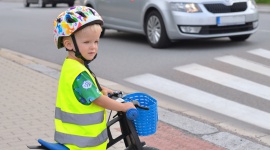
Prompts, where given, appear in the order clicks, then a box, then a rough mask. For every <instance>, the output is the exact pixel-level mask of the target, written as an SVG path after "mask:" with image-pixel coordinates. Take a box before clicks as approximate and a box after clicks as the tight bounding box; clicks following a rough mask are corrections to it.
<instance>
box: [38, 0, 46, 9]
mask: <svg viewBox="0 0 270 150" xmlns="http://www.w3.org/2000/svg"><path fill="white" fill-rule="evenodd" d="M38 5H39V6H40V7H41V8H44V7H46V3H45V2H43V0H39V1H38Z"/></svg>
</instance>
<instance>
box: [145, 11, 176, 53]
mask: <svg viewBox="0 0 270 150" xmlns="http://www.w3.org/2000/svg"><path fill="white" fill-rule="evenodd" d="M144 31H145V34H146V37H147V41H148V43H149V44H150V45H151V46H152V47H153V48H166V47H168V46H169V45H170V43H171V41H170V39H169V38H168V35H167V32H166V28H165V25H164V22H163V19H162V17H161V15H160V13H159V12H158V11H151V12H150V13H148V14H147V16H146V19H145V22H144Z"/></svg>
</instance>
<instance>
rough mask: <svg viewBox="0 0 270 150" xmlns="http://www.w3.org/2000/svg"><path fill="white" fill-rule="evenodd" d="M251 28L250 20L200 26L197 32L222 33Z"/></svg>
mask: <svg viewBox="0 0 270 150" xmlns="http://www.w3.org/2000/svg"><path fill="white" fill-rule="evenodd" d="M250 30H253V24H252V22H250V23H246V24H244V25H234V26H202V29H201V31H200V33H199V34H222V33H232V32H243V31H250Z"/></svg>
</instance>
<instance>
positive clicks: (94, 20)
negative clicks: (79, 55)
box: [53, 6, 103, 49]
mask: <svg viewBox="0 0 270 150" xmlns="http://www.w3.org/2000/svg"><path fill="white" fill-rule="evenodd" d="M90 24H100V25H103V20H102V18H101V16H100V15H99V14H98V13H97V11H95V10H94V9H92V8H90V7H86V6H74V7H71V8H69V9H67V10H66V11H64V12H62V13H61V14H60V15H59V16H58V17H57V18H56V19H55V20H54V23H53V26H54V31H53V32H54V42H55V44H56V46H57V48H58V49H60V48H62V47H63V43H62V38H63V37H65V36H70V35H72V34H73V33H75V32H76V31H77V30H78V29H81V28H82V27H85V26H86V25H90Z"/></svg>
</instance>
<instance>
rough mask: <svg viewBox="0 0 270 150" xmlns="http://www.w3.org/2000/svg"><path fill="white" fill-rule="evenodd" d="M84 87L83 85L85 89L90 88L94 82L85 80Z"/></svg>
mask: <svg viewBox="0 0 270 150" xmlns="http://www.w3.org/2000/svg"><path fill="white" fill-rule="evenodd" d="M82 87H83V88H84V89H89V88H91V87H92V82H91V81H89V80H87V81H84V82H83V85H82Z"/></svg>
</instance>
